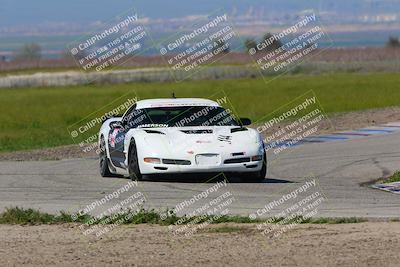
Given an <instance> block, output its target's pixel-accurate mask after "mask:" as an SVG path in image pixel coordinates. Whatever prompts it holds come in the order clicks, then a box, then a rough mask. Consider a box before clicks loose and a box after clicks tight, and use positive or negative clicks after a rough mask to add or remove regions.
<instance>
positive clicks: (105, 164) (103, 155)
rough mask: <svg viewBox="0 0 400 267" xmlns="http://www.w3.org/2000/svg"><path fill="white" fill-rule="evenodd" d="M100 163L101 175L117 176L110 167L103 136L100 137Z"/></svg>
mask: <svg viewBox="0 0 400 267" xmlns="http://www.w3.org/2000/svg"><path fill="white" fill-rule="evenodd" d="M99 164H100V165H99V168H100V175H101V176H102V177H115V174H113V173H112V172H111V171H110V168H109V160H108V157H107V152H106V142H105V141H104V137H103V136H102V137H101V139H100V154H99Z"/></svg>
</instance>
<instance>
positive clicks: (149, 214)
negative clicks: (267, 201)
mask: <svg viewBox="0 0 400 267" xmlns="http://www.w3.org/2000/svg"><path fill="white" fill-rule="evenodd" d="M168 214H170V213H168ZM124 215H125V214H124ZM124 215H120V216H115V217H113V218H112V219H110V220H107V218H110V217H104V218H102V220H101V221H100V220H94V219H93V217H91V216H88V215H85V216H80V217H78V218H76V219H74V217H73V216H72V215H71V214H68V213H65V212H61V213H60V214H58V215H54V214H49V213H43V212H40V211H37V210H34V209H24V208H18V207H15V208H7V209H6V210H5V211H4V212H2V213H0V224H18V225H38V224H60V223H88V222H94V224H96V223H100V222H104V221H107V222H108V223H109V224H111V223H113V222H115V221H118V220H119V219H121V218H123V217H124ZM182 218H183V217H179V216H176V215H174V214H171V215H169V216H167V217H166V218H162V216H161V215H160V213H158V212H156V211H154V210H150V211H147V210H140V211H139V212H137V213H135V214H134V215H133V216H131V217H130V218H129V219H128V220H124V221H123V224H159V225H173V224H177V223H179V224H187V223H192V222H193V221H196V223H198V224H200V223H203V222H206V221H210V219H211V218H212V216H201V217H191V218H190V219H184V220H182ZM299 219H301V220H299ZM282 220H284V218H277V219H275V220H274V223H279V222H281V221H282ZM266 221H267V219H256V220H252V219H250V218H249V217H247V216H230V215H229V216H227V215H224V216H222V217H219V218H218V219H216V220H211V222H212V223H213V224H219V223H262V222H266ZM294 221H301V223H302V224H306V223H309V224H341V223H360V222H365V221H366V220H365V219H362V218H307V219H304V218H300V217H298V218H294V219H293V220H290V221H287V222H285V224H289V223H293V222H294ZM218 231H219V230H218ZM220 231H222V232H229V231H235V229H222V230H220Z"/></svg>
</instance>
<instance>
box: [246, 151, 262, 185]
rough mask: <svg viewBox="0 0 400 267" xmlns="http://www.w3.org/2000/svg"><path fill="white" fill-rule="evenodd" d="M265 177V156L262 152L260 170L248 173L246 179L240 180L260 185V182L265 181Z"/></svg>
mask: <svg viewBox="0 0 400 267" xmlns="http://www.w3.org/2000/svg"><path fill="white" fill-rule="evenodd" d="M266 175H267V155H266V153H265V152H264V155H263V162H262V167H261V170H259V171H258V172H252V173H248V174H247V175H246V177H243V178H242V180H244V181H246V182H252V183H261V182H262V181H264V180H265V176H266Z"/></svg>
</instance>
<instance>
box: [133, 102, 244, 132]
mask: <svg viewBox="0 0 400 267" xmlns="http://www.w3.org/2000/svg"><path fill="white" fill-rule="evenodd" d="M131 115H132V116H131V119H130V120H128V124H129V126H130V127H132V128H155V127H193V126H239V124H238V122H237V121H236V120H235V118H234V117H233V116H232V115H231V112H230V110H229V109H224V108H221V107H211V106H196V107H158V108H145V109H138V110H135V112H134V113H132V114H131Z"/></svg>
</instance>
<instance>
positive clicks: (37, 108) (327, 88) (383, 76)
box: [0, 73, 400, 152]
mask: <svg viewBox="0 0 400 267" xmlns="http://www.w3.org/2000/svg"><path fill="white" fill-rule="evenodd" d="M275 78H276V79H274V80H271V81H270V82H267V83H265V81H264V80H263V79H251V78H246V79H233V80H212V81H207V80H202V81H184V82H180V83H175V82H169V83H129V84H113V85H86V86H67V87H45V88H18V89H1V90H0V114H1V116H0V152H6V151H17V150H29V149H40V148H47V147H54V146H62V145H69V144H76V143H79V142H82V141H85V140H86V139H85V138H86V137H88V136H93V135H95V134H96V133H98V130H99V128H100V123H97V124H95V125H94V127H92V128H91V129H90V131H85V138H83V139H82V140H80V139H79V140H78V139H73V138H72V137H71V135H70V132H71V130H73V129H78V128H79V127H85V125H86V122H87V121H89V120H90V119H95V118H98V117H99V116H102V115H104V114H105V113H107V112H110V111H112V110H113V109H115V108H116V107H118V106H119V105H120V104H122V103H124V102H126V101H127V97H128V96H129V98H131V97H132V95H136V96H137V97H138V99H148V98H160V97H161V98H166V97H171V93H172V92H175V94H176V96H178V97H202V98H213V97H215V96H216V95H219V96H221V95H222V94H224V93H225V94H226V95H227V97H228V99H229V102H230V103H231V106H233V108H234V110H235V111H236V113H237V114H239V115H240V116H241V117H249V118H251V119H252V120H253V121H259V120H262V119H263V118H265V117H266V115H268V114H270V113H271V112H273V111H275V110H276V109H277V108H280V107H282V106H283V105H285V104H287V103H289V102H290V101H292V100H293V99H295V98H296V97H299V96H300V95H303V94H304V93H306V92H309V91H310V90H313V91H314V92H315V94H316V96H317V98H318V101H319V103H320V104H321V106H322V108H323V109H324V111H325V112H326V113H328V114H329V113H333V112H347V111H357V110H364V109H372V108H383V107H389V106H398V105H399V103H400V75H398V73H375V74H374V73H370V74H349V73H347V74H329V75H319V76H313V75H290V76H285V75H284V76H279V77H275ZM221 93H222V94H221ZM215 98H218V96H217V97H215ZM84 118H88V119H87V121H86V122H85V123H84V122H82V120H83V119H84ZM71 125H74V126H73V127H72V128H71V127H70V126H71ZM82 137H83V136H82ZM94 139H95V138H94ZM86 141H87V140H86ZM89 141H90V140H89ZM94 141H95V140H94Z"/></svg>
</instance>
